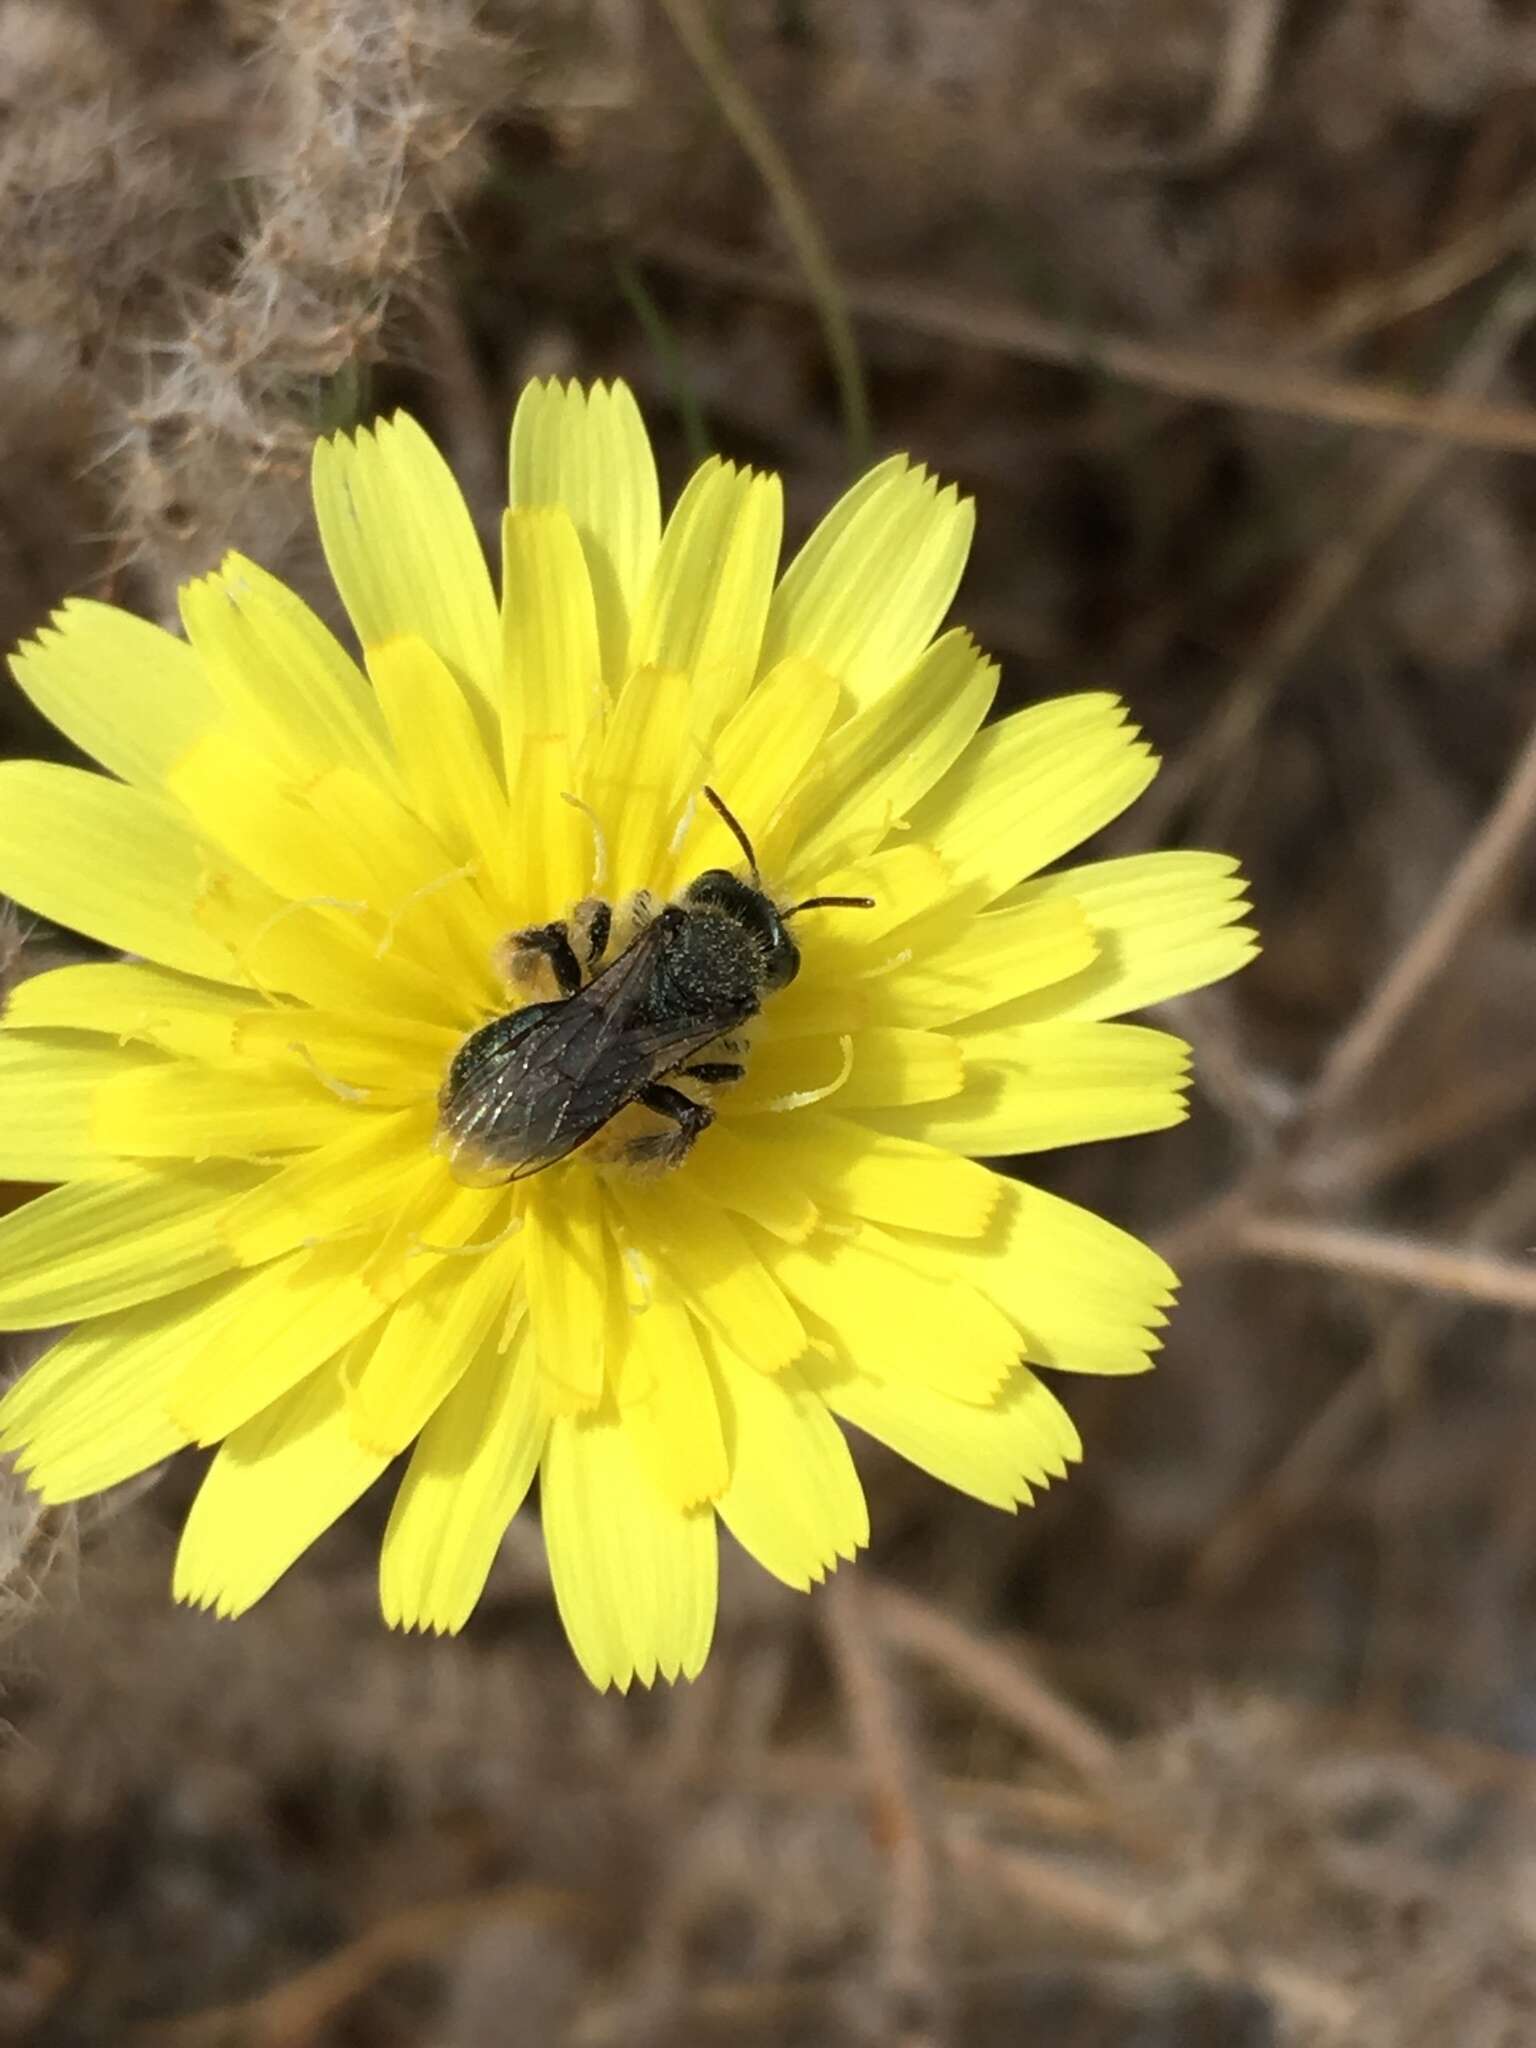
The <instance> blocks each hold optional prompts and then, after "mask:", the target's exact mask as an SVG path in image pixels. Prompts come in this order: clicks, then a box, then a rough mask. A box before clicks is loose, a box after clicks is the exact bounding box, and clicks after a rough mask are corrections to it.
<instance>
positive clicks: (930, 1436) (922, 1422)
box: [808, 1361, 1081, 1508]
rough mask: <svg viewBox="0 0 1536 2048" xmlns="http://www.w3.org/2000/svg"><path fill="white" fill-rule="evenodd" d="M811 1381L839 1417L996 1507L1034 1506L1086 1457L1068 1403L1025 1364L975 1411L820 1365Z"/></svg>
mask: <svg viewBox="0 0 1536 2048" xmlns="http://www.w3.org/2000/svg"><path fill="white" fill-rule="evenodd" d="M808 1370H809V1376H810V1378H811V1380H812V1383H813V1384H814V1385H815V1386H816V1388H817V1389H818V1391H819V1392H820V1394H821V1396H822V1398H823V1400H825V1402H826V1404H827V1406H828V1407H829V1408H830V1409H831V1410H832V1412H833V1414H834V1415H840V1416H841V1417H842V1418H843V1420H844V1421H845V1422H851V1423H852V1424H853V1425H854V1426H855V1427H856V1428H858V1429H862V1430H863V1431H864V1432H865V1433H866V1434H867V1435H869V1436H872V1437H874V1438H875V1440H876V1441H877V1442H879V1443H883V1444H886V1445H888V1446H889V1447H890V1449H892V1450H893V1451H896V1452H897V1453H898V1454H899V1455H900V1456H901V1457H903V1458H906V1459H907V1460H908V1461H909V1462H910V1463H911V1464H913V1465H916V1466H918V1467H919V1468H920V1470H922V1471H924V1472H931V1473H932V1474H933V1476H934V1478H935V1479H941V1480H943V1482H944V1484H945V1485H946V1486H953V1487H955V1488H956V1489H957V1490H958V1491H959V1492H961V1493H968V1494H971V1495H972V1496H973V1497H974V1498H975V1499H977V1500H983V1501H986V1502H987V1503H988V1505H989V1506H992V1507H998V1508H1013V1507H1016V1506H1017V1505H1018V1504H1019V1503H1020V1502H1021V1501H1023V1502H1028V1501H1029V1499H1030V1497H1031V1493H1030V1489H1031V1488H1032V1487H1036V1486H1046V1485H1049V1483H1050V1481H1051V1480H1052V1479H1059V1478H1062V1477H1063V1476H1064V1475H1065V1473H1066V1469H1067V1463H1068V1462H1069V1461H1072V1460H1075V1459H1077V1458H1078V1457H1079V1456H1080V1455H1081V1446H1080V1444H1079V1441H1078V1435H1077V1431H1076V1430H1075V1429H1074V1428H1073V1427H1072V1422H1071V1419H1070V1417H1069V1416H1068V1415H1067V1412H1066V1410H1065V1409H1064V1408H1063V1407H1062V1405H1061V1403H1060V1402H1059V1401H1058V1400H1057V1399H1056V1397H1055V1395H1054V1394H1052V1393H1051V1391H1050V1389H1049V1388H1048V1387H1046V1386H1045V1385H1044V1384H1043V1383H1042V1382H1041V1381H1040V1380H1039V1379H1037V1378H1036V1377H1035V1375H1034V1374H1033V1373H1032V1372H1030V1371H1029V1369H1028V1367H1026V1366H1020V1367H1019V1368H1018V1369H1017V1370H1016V1371H1015V1372H1014V1373H1013V1375H1012V1376H1011V1378H1010V1379H1009V1381H1008V1384H1007V1386H1006V1387H1005V1388H1004V1389H1003V1391H1002V1393H1001V1394H1000V1395H999V1396H998V1397H997V1399H996V1400H994V1401H993V1402H991V1403H990V1404H989V1405H988V1406H986V1407H984V1408H982V1407H974V1406H971V1405H970V1404H968V1403H965V1402H961V1401H956V1400H952V1399H950V1398H949V1397H948V1396H947V1395H945V1394H941V1393H935V1392H934V1391H933V1389H932V1388H931V1387H924V1386H917V1385H914V1384H912V1383H911V1382H909V1381H906V1380H901V1381H895V1380H880V1379H874V1378H870V1377H868V1376H865V1375H863V1374H853V1373H849V1372H847V1371H846V1370H843V1369H840V1368H833V1367H830V1366H827V1365H824V1364H822V1363H821V1362H820V1361H815V1362H813V1364H812V1365H811V1367H810V1368H809V1369H808Z"/></svg>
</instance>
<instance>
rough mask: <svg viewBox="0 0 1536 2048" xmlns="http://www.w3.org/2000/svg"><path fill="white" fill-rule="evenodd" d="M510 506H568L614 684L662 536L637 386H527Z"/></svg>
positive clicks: (515, 434)
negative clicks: (632, 388) (635, 393)
mask: <svg viewBox="0 0 1536 2048" xmlns="http://www.w3.org/2000/svg"><path fill="white" fill-rule="evenodd" d="M510 503H511V504H512V505H513V506H514V507H523V506H539V505H563V506H564V507H565V509H566V511H567V512H568V513H569V514H570V515H571V519H572V521H573V522H574V524H575V527H576V531H577V533H578V534H579V535H580V537H581V545H582V549H583V552H584V553H585V555H586V558H587V573H588V575H589V576H590V578H591V582H592V593H593V597H594V599H595V600H596V605H597V619H598V636H599V639H600V640H601V642H602V650H603V670H604V674H605V675H606V677H607V681H608V687H609V689H610V690H613V691H615V692H616V691H617V690H618V688H619V685H620V684H621V683H622V682H623V680H624V671H625V665H626V659H627V649H628V644H629V632H630V621H631V620H632V619H633V617H634V614H635V611H636V609H637V608H638V606H639V603H640V600H641V597H642V596H643V594H644V592H645V589H646V586H647V584H648V583H649V582H650V578H651V571H652V569H653V568H654V566H655V562H656V549H657V545H658V542H659V541H660V538H661V494H660V491H659V489H658V487H657V482H656V461H655V458H654V456H653V455H652V454H651V444H650V441H649V439H648V438H647V435H646V431H645V426H644V423H643V421H642V420H641V418H640V408H639V407H638V406H637V405H636V404H635V401H634V398H633V396H632V395H631V393H630V389H629V386H628V385H627V384H623V383H617V382H616V383H614V384H611V385H609V384H602V383H598V384H594V385H592V386H591V387H590V388H583V387H582V386H581V385H580V384H577V383H576V382H574V380H573V381H572V382H571V383H569V384H561V383H559V382H558V381H557V380H556V379H555V378H553V377H551V378H549V379H547V380H539V379H535V380H534V381H533V382H532V383H530V384H526V385H525V386H524V387H523V391H522V395H521V397H520V398H519V399H518V402H517V411H516V412H515V414H514V415H513V419H512V460H511V492H510Z"/></svg>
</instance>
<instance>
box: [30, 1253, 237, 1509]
mask: <svg viewBox="0 0 1536 2048" xmlns="http://www.w3.org/2000/svg"><path fill="white" fill-rule="evenodd" d="M229 1292H230V1282H229V1280H228V1279H227V1278H220V1279H217V1280H208V1281H204V1282H203V1283H202V1284H201V1285H200V1286H197V1287H192V1288H187V1289H184V1290H183V1291H182V1292H181V1293H180V1294H179V1295H178V1296H177V1297H176V1299H175V1300H174V1301H173V1302H163V1301H154V1302H146V1303H143V1304H141V1305H140V1306H139V1307H137V1308H130V1309H123V1310H120V1311H119V1312H118V1313H116V1314H114V1315H108V1316H104V1317H101V1318H99V1319H98V1320H96V1321H93V1322H90V1323H82V1324H80V1325H79V1326H78V1327H77V1328H76V1329H73V1330H71V1331H70V1332H69V1333H68V1335H67V1336H64V1337H61V1338H59V1340H58V1341H57V1343H55V1344H53V1345H52V1346H51V1347H50V1348H49V1350H47V1351H45V1352H44V1354H43V1356H42V1357H41V1358H40V1359H39V1360H38V1361H37V1363H36V1364H35V1365H34V1366H32V1367H30V1368H29V1370H28V1371H26V1372H25V1373H23V1374H22V1376H21V1378H20V1379H19V1380H17V1381H16V1383H15V1385H14V1386H12V1387H11V1388H10V1389H9V1390H8V1391H7V1393H6V1395H5V1398H4V1399H3V1400H0V1446H3V1448H4V1449H6V1450H8V1451H14V1452H16V1453H17V1454H18V1458H19V1462H20V1465H21V1468H22V1470H23V1471H25V1472H26V1473H27V1475H28V1480H29V1483H30V1484H31V1485H32V1486H34V1487H36V1489H37V1490H38V1492H39V1493H41V1494H42V1496H43V1498H44V1499H45V1500H48V1501H64V1500H77V1499H79V1498H81V1497H82V1496H83V1495H85V1494H88V1493H97V1492H99V1491H100V1490H101V1489H102V1488H103V1487H107V1486H116V1485H118V1484H119V1483H120V1482H121V1481H122V1480H124V1479H131V1478H132V1477H133V1476H134V1474H135V1473H137V1472H143V1471H145V1470H147V1468H148V1467H149V1466H151V1465H156V1464H158V1463H159V1462H160V1460H161V1459H162V1458H168V1457H170V1456H171V1455H172V1454H173V1453H174V1452H176V1451H178V1450H180V1449H182V1447H183V1446H184V1445H186V1444H187V1443H189V1442H190V1441H191V1439H190V1438H189V1437H188V1436H187V1434H186V1432H185V1430H182V1429H180V1428H178V1427H177V1425H176V1424H175V1423H174V1422H173V1421H172V1420H171V1416H170V1410H169V1409H168V1407H167V1406H166V1402H167V1398H168V1396H169V1393H170V1389H171V1388H172V1386H174V1384H175V1382H176V1380H177V1379H178V1377H179V1376H180V1374H181V1373H182V1372H183V1371H184V1370H185V1368H186V1364H187V1361H188V1359H189V1358H191V1357H193V1356H194V1355H195V1354H196V1352H197V1351H198V1350H199V1349H201V1348H202V1347H203V1346H204V1345H206V1344H208V1343H209V1342H210V1341H211V1340H213V1339H215V1338H216V1337H217V1335H218V1333H219V1331H220V1330H221V1329H222V1327H223V1324H224V1321H225V1318H226V1316H227V1315H228V1313H229V1308H228V1302H227V1297H228V1295H229Z"/></svg>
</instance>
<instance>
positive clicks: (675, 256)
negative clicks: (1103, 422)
mask: <svg viewBox="0 0 1536 2048" xmlns="http://www.w3.org/2000/svg"><path fill="white" fill-rule="evenodd" d="M645 253H646V255H647V256H648V257H649V258H650V260H652V261H653V262H656V263H659V264H663V265H665V266H667V267H668V268H670V269H673V270H678V271H682V272H685V273H686V274H688V275H689V276H693V277H702V278H705V279H707V280H709V281H712V282H714V283H716V284H722V285H726V286H729V287H731V288H732V289H735V290H742V291H749V292H755V293H760V294H761V295H762V296H763V297H764V298H770V299H781V300H782V299H788V300H791V301H794V300H799V299H803V298H805V297H806V296H808V294H807V292H806V288H805V286H804V284H803V283H802V281H801V280H800V279H799V278H798V277H795V276H791V275H787V274H786V273H785V272H784V271H782V270H780V269H778V268H777V267H776V266H774V265H772V264H767V263H759V262H756V261H753V260H752V259H750V258H747V257H742V256H737V255H734V254H733V253H732V252H731V251H729V250H725V249H720V248H717V247H715V246H714V245H713V244H712V243H709V242H705V241H702V240H700V239H698V238H696V237H694V236H689V235H682V234H679V233H677V232H675V231H669V232H668V233H666V234H665V235H660V234H658V235H653V236H651V237H650V238H649V240H648V241H647V243H646V245H645ZM846 298H847V304H848V306H849V307H850V309H851V310H852V312H853V313H854V314H856V315H857V316H858V317H860V318H862V319H868V320H878V321H883V322H886V323H887V324H889V325H890V326H892V327H898V328H901V329H903V330H904V331H906V332H907V333H910V334H922V335H926V336H928V337H929V338H930V339H931V340H934V341H943V342H947V343H949V344H950V345H952V346H954V347H959V348H979V349H989V350H995V351H997V353H999V354H1001V355H1008V356H1021V357H1024V358H1026V359H1027V360H1029V361H1031V362H1042V363H1059V364H1061V365H1062V367H1063V368H1065V369H1076V370H1082V371H1085V372H1086V371H1091V372H1095V373H1097V374H1098V375H1100V376H1103V377H1109V378H1113V379H1115V380H1116V381H1117V382H1121V383H1126V384H1137V385H1141V386H1142V387H1144V388H1145V389H1147V390H1149V391H1164V392H1167V393H1168V394H1169V395H1170V396H1172V397H1175V398H1185V399H1190V400H1192V401H1195V402H1196V403H1199V404H1205V405H1229V406H1234V407H1236V408H1238V409H1240V410H1245V411H1251V412H1270V413H1279V414H1281V415H1282V416H1283V417H1286V418H1289V419H1305V420H1312V421H1319V420H1321V421H1324V422H1326V423H1327V424H1329V425H1332V426H1340V427H1363V428H1370V429H1373V430H1375V431H1378V432H1385V433H1407V434H1417V435H1424V436H1427V437H1428V438H1429V439H1431V440H1436V441H1446V442H1449V443H1451V444H1452V445H1453V446H1455V447H1461V448H1488V449H1493V450H1496V451H1498V452H1499V453H1502V454H1511V455H1536V407H1533V406H1524V405H1503V404H1493V403H1490V402H1484V401H1482V400H1479V399H1471V398H1455V397H1452V398H1442V397H1438V396H1423V395H1421V394H1420V393H1418V392H1413V391H1404V390H1402V389H1400V388H1399V387H1398V386H1396V385H1393V384H1384V383H1381V382H1378V381H1376V380H1374V379H1370V378H1364V377H1334V376H1330V375H1328V373H1327V372H1326V371H1323V370H1312V369H1307V368H1305V367H1303V366H1301V365H1299V364H1297V363H1295V362H1292V361H1289V360H1286V359H1283V358H1282V359H1280V360H1277V361H1271V362H1255V361H1254V360H1253V359H1252V358H1250V357H1247V356H1239V355H1232V354H1220V355H1217V354H1210V353H1207V352H1206V351H1204V350H1201V349H1189V348H1181V347H1179V346H1177V345H1172V344H1170V345H1164V344H1162V343H1159V342H1152V341H1140V340H1138V339H1136V338H1135V337H1134V336H1132V335H1125V334H1116V333H1114V332H1112V331H1109V330H1107V329H1104V328H1092V327H1083V326H1077V325H1074V324H1073V323H1071V322H1068V321H1064V320H1052V319H1048V318H1047V317H1046V316H1045V315H1044V314H1041V313H1033V312H1030V311H1028V310H1026V309H1024V308H1021V307H1018V306H1009V305H999V304H997V303H996V302H995V301H990V300H986V299H974V298H969V297H964V296H962V295H960V294H959V293H955V292H934V291H923V290H919V289H914V288H913V287H912V286H910V285H907V284H879V283H870V284H854V285H850V286H849V287H848V288H847V293H846Z"/></svg>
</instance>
